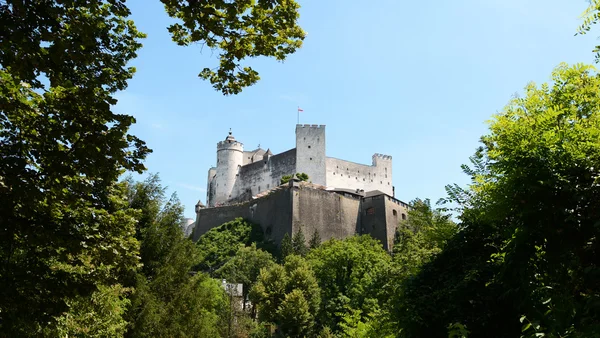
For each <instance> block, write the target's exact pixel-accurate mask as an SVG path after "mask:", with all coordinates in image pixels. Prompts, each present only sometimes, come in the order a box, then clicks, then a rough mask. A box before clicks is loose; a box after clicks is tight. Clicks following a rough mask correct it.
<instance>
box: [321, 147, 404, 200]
mask: <svg viewBox="0 0 600 338" xmlns="http://www.w3.org/2000/svg"><path fill="white" fill-rule="evenodd" d="M384 156H385V155H374V156H373V165H366V164H360V163H355V162H350V161H346V160H340V159H337V158H333V157H327V159H326V164H327V184H326V185H327V186H328V187H332V188H344V189H363V190H364V191H372V190H379V191H382V192H384V193H386V194H388V195H390V196H393V188H392V187H393V183H392V161H391V157H390V156H387V157H388V158H384Z"/></svg>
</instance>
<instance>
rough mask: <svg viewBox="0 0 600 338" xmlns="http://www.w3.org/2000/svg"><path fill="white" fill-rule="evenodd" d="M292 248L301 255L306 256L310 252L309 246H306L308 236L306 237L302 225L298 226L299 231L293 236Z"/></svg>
mask: <svg viewBox="0 0 600 338" xmlns="http://www.w3.org/2000/svg"><path fill="white" fill-rule="evenodd" d="M292 248H293V251H294V254H296V255H299V256H306V253H307V252H308V247H307V246H306V237H304V232H303V231H302V227H301V226H300V227H298V231H296V233H295V234H294V236H293V237H292Z"/></svg>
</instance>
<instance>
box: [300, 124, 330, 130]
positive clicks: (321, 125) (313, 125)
mask: <svg viewBox="0 0 600 338" xmlns="http://www.w3.org/2000/svg"><path fill="white" fill-rule="evenodd" d="M296 128H322V129H325V125H324V124H297V125H296Z"/></svg>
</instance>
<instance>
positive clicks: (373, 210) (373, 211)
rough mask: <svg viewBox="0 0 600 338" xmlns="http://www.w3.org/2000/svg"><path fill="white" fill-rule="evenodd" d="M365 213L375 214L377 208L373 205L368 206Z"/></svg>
mask: <svg viewBox="0 0 600 338" xmlns="http://www.w3.org/2000/svg"><path fill="white" fill-rule="evenodd" d="M365 214H366V215H375V208H373V207H370V208H367V210H365Z"/></svg>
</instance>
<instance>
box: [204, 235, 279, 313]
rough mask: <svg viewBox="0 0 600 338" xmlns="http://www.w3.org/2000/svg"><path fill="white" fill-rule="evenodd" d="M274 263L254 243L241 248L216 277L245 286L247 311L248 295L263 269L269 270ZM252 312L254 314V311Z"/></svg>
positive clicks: (244, 297) (269, 255)
mask: <svg viewBox="0 0 600 338" xmlns="http://www.w3.org/2000/svg"><path fill="white" fill-rule="evenodd" d="M274 263H275V261H274V260H273V256H272V255H271V254H270V253H268V252H265V251H263V250H261V249H258V248H257V247H256V243H252V245H251V246H248V247H242V248H240V249H239V250H238V252H237V253H236V254H235V256H233V257H232V258H231V259H230V260H229V261H228V262H227V263H225V265H223V266H222V267H221V268H220V269H219V270H217V271H216V272H215V276H216V277H217V278H224V279H226V280H227V281H229V282H233V283H242V284H244V290H243V299H244V304H243V306H244V310H245V308H246V300H247V298H248V293H249V292H250V289H251V288H252V287H253V286H254V284H256V281H257V280H258V276H259V274H260V271H261V269H263V268H269V267H270V266H271V265H273V264H274ZM253 305H254V304H253ZM253 309H254V306H253ZM252 312H253V313H254V310H253V311H252Z"/></svg>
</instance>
